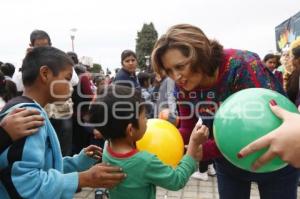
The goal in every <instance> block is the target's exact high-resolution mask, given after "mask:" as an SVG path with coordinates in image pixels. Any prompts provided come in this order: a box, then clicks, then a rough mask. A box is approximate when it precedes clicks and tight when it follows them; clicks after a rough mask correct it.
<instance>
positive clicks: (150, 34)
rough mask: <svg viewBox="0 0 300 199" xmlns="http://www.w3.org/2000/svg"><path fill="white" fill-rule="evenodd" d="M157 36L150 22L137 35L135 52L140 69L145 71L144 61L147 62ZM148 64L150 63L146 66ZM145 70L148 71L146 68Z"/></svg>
mask: <svg viewBox="0 0 300 199" xmlns="http://www.w3.org/2000/svg"><path fill="white" fill-rule="evenodd" d="M157 36H158V34H157V31H156V30H155V28H154V25H153V23H152V22H151V23H150V24H144V25H143V27H142V30H141V31H140V32H138V33H137V39H136V47H135V52H136V55H137V58H138V65H139V68H140V69H146V67H147V65H146V61H147V59H148V61H149V59H150V55H151V52H152V50H153V47H154V44H155V42H156V40H157ZM145 56H146V57H145ZM149 64H150V62H149V63H148V65H149ZM147 70H149V68H147Z"/></svg>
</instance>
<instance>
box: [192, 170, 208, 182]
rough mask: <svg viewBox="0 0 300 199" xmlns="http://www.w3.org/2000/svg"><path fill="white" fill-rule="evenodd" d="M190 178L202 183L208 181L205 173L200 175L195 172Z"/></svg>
mask: <svg viewBox="0 0 300 199" xmlns="http://www.w3.org/2000/svg"><path fill="white" fill-rule="evenodd" d="M191 177H192V178H195V179H198V180H202V181H207V180H208V174H207V172H204V173H200V172H199V171H196V172H195V173H193V175H192V176H191Z"/></svg>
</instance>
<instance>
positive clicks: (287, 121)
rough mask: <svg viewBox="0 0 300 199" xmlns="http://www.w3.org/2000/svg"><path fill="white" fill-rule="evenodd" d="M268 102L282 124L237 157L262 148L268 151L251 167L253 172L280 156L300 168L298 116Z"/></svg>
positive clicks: (299, 123) (299, 126)
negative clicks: (266, 148)
mask: <svg viewBox="0 0 300 199" xmlns="http://www.w3.org/2000/svg"><path fill="white" fill-rule="evenodd" d="M274 102H275V101H272V102H270V105H271V106H270V108H271V110H272V111H273V113H274V114H275V115H277V116H278V117H279V118H281V119H282V120H283V124H282V125H281V126H279V127H278V128H277V129H275V130H273V131H272V132H270V133H269V134H267V135H265V136H263V137H261V138H259V139H258V140H256V141H254V142H252V143H250V144H249V145H247V146H246V147H244V148H243V149H242V150H241V151H240V152H239V154H238V155H239V157H240V158H243V157H246V156H248V155H250V154H252V153H254V152H256V151H258V150H260V149H262V148H265V147H268V148H269V149H268V151H267V152H266V153H265V154H264V155H262V156H261V157H260V158H259V159H257V160H256V161H255V163H254V164H253V165H252V168H253V169H254V170H256V169H258V168H260V167H261V166H263V165H265V164H266V163H267V162H269V161H270V160H272V159H273V158H274V157H275V156H277V155H278V156H280V157H281V159H282V160H283V161H285V162H288V163H290V164H291V165H293V166H294V167H297V168H300V130H299V129H300V115H299V114H297V113H291V112H289V111H286V110H285V109H282V108H281V107H279V106H276V102H275V103H274Z"/></svg>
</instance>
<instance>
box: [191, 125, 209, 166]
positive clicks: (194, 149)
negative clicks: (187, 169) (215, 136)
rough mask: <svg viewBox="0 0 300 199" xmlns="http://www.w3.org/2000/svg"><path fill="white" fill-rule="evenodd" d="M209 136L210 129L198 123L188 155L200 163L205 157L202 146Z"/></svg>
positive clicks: (193, 132)
mask: <svg viewBox="0 0 300 199" xmlns="http://www.w3.org/2000/svg"><path fill="white" fill-rule="evenodd" d="M208 135H209V130H208V128H207V127H206V126H205V125H202V124H200V123H197V124H196V126H195V128H194V129H193V131H192V134H191V137H190V142H189V145H188V147H187V154H188V155H190V156H192V157H193V158H194V159H196V160H198V161H199V160H201V159H202V156H203V151H202V144H203V143H204V142H205V141H206V140H207V138H208Z"/></svg>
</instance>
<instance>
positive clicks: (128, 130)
mask: <svg viewBox="0 0 300 199" xmlns="http://www.w3.org/2000/svg"><path fill="white" fill-rule="evenodd" d="M126 135H128V136H129V137H132V136H133V126H132V124H131V123H129V124H128V125H127V128H126Z"/></svg>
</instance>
